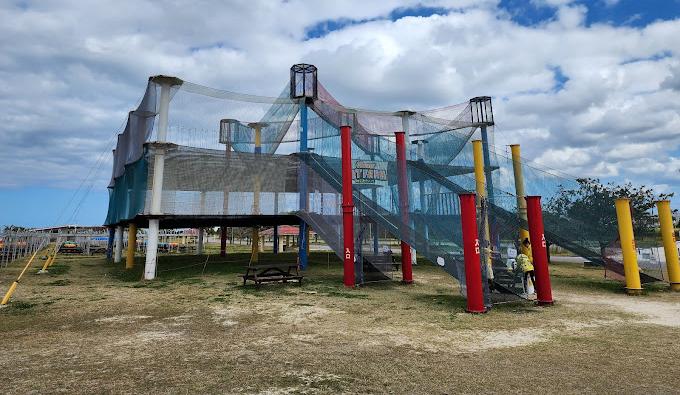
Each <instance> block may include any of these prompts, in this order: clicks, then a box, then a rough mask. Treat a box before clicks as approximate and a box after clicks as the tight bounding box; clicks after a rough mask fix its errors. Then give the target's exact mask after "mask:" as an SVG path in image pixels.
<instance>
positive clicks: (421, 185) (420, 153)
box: [414, 140, 430, 255]
mask: <svg viewBox="0 0 680 395" xmlns="http://www.w3.org/2000/svg"><path fill="white" fill-rule="evenodd" d="M414 143H415V144H417V149H416V154H417V157H418V161H419V162H423V163H424V162H425V144H426V143H427V140H416V141H414ZM418 198H419V199H418V203H419V204H420V216H421V218H422V219H421V221H422V224H423V232H424V236H425V241H426V243H427V244H426V245H425V248H426V249H427V248H429V245H430V244H429V243H430V228H429V226H428V220H427V217H426V214H427V209H426V206H427V202H426V201H425V181H423V180H422V179H420V180H419V181H418ZM426 255H427V251H426Z"/></svg>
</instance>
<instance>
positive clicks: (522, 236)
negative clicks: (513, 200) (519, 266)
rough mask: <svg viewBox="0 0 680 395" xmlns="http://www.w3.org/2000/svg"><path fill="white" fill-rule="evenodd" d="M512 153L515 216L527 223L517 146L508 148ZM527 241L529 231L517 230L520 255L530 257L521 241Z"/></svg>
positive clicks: (529, 251) (528, 251) (528, 250)
mask: <svg viewBox="0 0 680 395" xmlns="http://www.w3.org/2000/svg"><path fill="white" fill-rule="evenodd" d="M510 152H512V171H513V173H514V176H515V195H516V196H517V214H518V215H519V218H520V219H521V220H524V221H525V222H526V221H527V201H526V199H524V197H525V196H526V193H525V192H524V176H523V175H522V158H521V156H520V149H519V144H513V145H511V146H510ZM528 239H529V231H528V230H526V229H523V228H520V230H519V241H520V248H521V250H522V254H524V255H526V256H528V257H529V259H532V257H531V247H530V246H527V245H524V243H523V241H524V240H528Z"/></svg>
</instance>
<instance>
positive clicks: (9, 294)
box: [0, 250, 38, 306]
mask: <svg viewBox="0 0 680 395" xmlns="http://www.w3.org/2000/svg"><path fill="white" fill-rule="evenodd" d="M37 254H38V250H36V251H35V252H34V253H33V255H32V256H31V259H29V260H28V263H26V266H24V270H22V271H21V273H20V274H19V277H17V279H16V280H14V282H13V283H12V285H11V286H10V287H9V289H8V290H7V293H6V294H5V297H4V298H2V302H0V305H1V306H4V305H6V304H7V303H9V299H10V298H11V297H12V294H13V293H14V291H15V290H16V289H17V285H19V281H20V280H21V277H23V275H24V273H26V270H27V269H28V267H29V266H31V263H33V259H35V256H36V255H37Z"/></svg>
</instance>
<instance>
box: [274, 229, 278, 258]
mask: <svg viewBox="0 0 680 395" xmlns="http://www.w3.org/2000/svg"><path fill="white" fill-rule="evenodd" d="M278 253H279V227H278V226H274V254H278Z"/></svg>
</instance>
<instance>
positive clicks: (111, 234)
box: [57, 227, 116, 261]
mask: <svg viewBox="0 0 680 395" xmlns="http://www.w3.org/2000/svg"><path fill="white" fill-rule="evenodd" d="M115 234H116V229H115V228H113V227H110V228H109V241H108V243H107V246H106V259H107V260H109V261H110V260H111V258H112V257H113V238H114V236H115ZM57 247H58V246H57Z"/></svg>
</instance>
